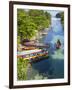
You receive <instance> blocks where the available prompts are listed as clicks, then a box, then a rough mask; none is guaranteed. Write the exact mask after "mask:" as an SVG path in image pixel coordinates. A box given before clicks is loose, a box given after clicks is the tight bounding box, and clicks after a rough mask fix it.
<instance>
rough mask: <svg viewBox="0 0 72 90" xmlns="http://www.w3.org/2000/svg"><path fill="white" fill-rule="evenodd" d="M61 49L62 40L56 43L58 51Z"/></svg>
mask: <svg viewBox="0 0 72 90" xmlns="http://www.w3.org/2000/svg"><path fill="white" fill-rule="evenodd" d="M60 47H61V42H60V40H58V41H57V43H56V49H60Z"/></svg>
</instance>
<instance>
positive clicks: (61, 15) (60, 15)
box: [56, 12, 64, 26]
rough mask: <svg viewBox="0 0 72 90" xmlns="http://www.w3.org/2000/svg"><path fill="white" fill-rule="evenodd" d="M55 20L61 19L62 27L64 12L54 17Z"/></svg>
mask: <svg viewBox="0 0 72 90" xmlns="http://www.w3.org/2000/svg"><path fill="white" fill-rule="evenodd" d="M56 17H57V18H59V17H60V18H61V22H62V25H63V26H64V12H60V13H58V14H57V15H56Z"/></svg>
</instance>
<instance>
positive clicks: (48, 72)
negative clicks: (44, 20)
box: [27, 17, 64, 80]
mask: <svg viewBox="0 0 72 90" xmlns="http://www.w3.org/2000/svg"><path fill="white" fill-rule="evenodd" d="M58 39H59V40H60V41H61V48H60V49H58V50H57V49H56V47H55V44H56V42H57V40H58ZM42 43H43V44H50V48H46V49H47V50H48V51H49V58H48V59H44V60H42V61H40V62H37V63H33V64H32V67H31V68H28V72H27V73H28V74H27V75H28V79H37V80H38V79H53V78H54V79H55V78H64V30H63V27H62V24H61V19H60V18H55V17H53V18H52V25H51V28H50V30H49V31H48V34H47V35H46V36H44V37H43V39H42Z"/></svg>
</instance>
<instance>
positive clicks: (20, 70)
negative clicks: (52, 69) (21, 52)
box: [17, 58, 29, 80]
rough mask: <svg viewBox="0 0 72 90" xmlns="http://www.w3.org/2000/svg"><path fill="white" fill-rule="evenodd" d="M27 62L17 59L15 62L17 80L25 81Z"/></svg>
mask: <svg viewBox="0 0 72 90" xmlns="http://www.w3.org/2000/svg"><path fill="white" fill-rule="evenodd" d="M28 63H29V60H26V59H23V58H18V61H17V79H18V80H27V65H28Z"/></svg>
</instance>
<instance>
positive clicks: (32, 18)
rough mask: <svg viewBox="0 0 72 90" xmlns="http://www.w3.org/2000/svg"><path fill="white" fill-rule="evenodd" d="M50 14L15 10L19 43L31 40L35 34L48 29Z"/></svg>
mask: <svg viewBox="0 0 72 90" xmlns="http://www.w3.org/2000/svg"><path fill="white" fill-rule="evenodd" d="M50 18H51V16H50V14H49V13H48V12H47V11H43V10H23V9H18V10H17V26H18V27H17V30H18V36H19V37H20V42H21V41H22V40H24V39H29V40H30V39H31V38H33V37H34V36H35V35H36V32H39V31H41V30H43V29H44V28H47V27H49V25H50V23H51V22H50V21H51V20H50Z"/></svg>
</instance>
